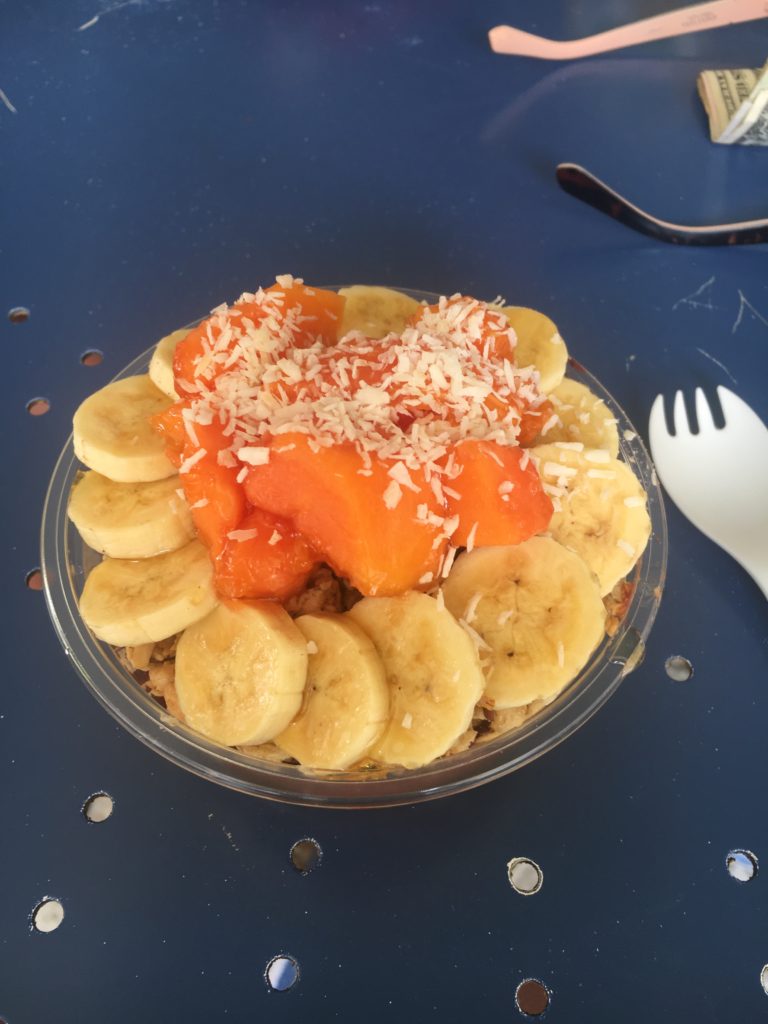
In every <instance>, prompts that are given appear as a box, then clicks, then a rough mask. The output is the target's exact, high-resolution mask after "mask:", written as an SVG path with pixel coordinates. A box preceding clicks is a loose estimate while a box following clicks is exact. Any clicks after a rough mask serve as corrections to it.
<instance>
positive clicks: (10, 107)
mask: <svg viewBox="0 0 768 1024" xmlns="http://www.w3.org/2000/svg"><path fill="white" fill-rule="evenodd" d="M0 102H2V104H3V106H4V107H7V108H8V110H10V112H11V113H12V114H18V110H17V109H16V107H14V105H13V104H12V103H11V101H10V100H9V99H8V97H7V96H6V95H5V93H4V92H3V90H2V89H0Z"/></svg>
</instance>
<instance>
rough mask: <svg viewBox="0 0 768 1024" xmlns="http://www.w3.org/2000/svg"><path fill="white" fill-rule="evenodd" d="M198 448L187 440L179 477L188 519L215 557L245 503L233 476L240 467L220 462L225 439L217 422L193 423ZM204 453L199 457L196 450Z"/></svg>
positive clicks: (225, 443)
mask: <svg viewBox="0 0 768 1024" xmlns="http://www.w3.org/2000/svg"><path fill="white" fill-rule="evenodd" d="M195 433H196V435H197V439H198V441H199V447H198V446H197V445H194V444H192V442H191V441H189V440H188V441H187V445H186V446H185V448H184V462H183V463H182V465H181V468H180V471H179V472H180V475H179V480H180V481H181V486H182V487H183V488H184V494H185V495H186V498H187V501H188V502H189V505H190V508H191V509H192V518H193V519H194V521H195V529H196V530H197V532H198V535H199V537H200V539H201V540H202V541H203V543H204V544H205V545H206V547H207V548H208V549H209V551H210V552H211V555H213V556H216V555H217V554H218V553H219V552H220V551H221V549H222V548H223V547H224V544H225V543H226V539H227V534H228V533H229V532H230V530H234V529H236V528H237V526H238V524H239V523H240V521H241V520H242V518H243V516H244V515H245V513H246V509H247V503H246V500H245V491H244V489H243V486H242V484H239V483H238V482H237V475H238V473H239V471H240V469H241V468H242V467H241V466H240V464H239V463H238V464H237V465H235V466H228V465H221V463H220V462H219V459H218V453H219V450H220V449H223V448H226V447H227V444H228V440H227V439H226V438H225V437H224V435H223V434H222V429H221V427H220V426H219V424H218V423H216V422H214V423H211V424H209V425H208V426H200V425H199V424H195ZM200 451H204V452H205V454H204V455H203V456H202V457H200V456H199V452H200Z"/></svg>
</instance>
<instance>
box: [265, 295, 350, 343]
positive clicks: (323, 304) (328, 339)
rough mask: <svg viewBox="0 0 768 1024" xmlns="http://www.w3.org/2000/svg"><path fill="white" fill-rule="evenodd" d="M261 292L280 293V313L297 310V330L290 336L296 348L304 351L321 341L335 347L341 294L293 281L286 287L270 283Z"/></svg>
mask: <svg viewBox="0 0 768 1024" xmlns="http://www.w3.org/2000/svg"><path fill="white" fill-rule="evenodd" d="M265 291H266V292H267V293H275V292H277V293H282V294H283V296H284V305H283V307H282V309H283V312H284V313H285V312H287V311H288V310H290V309H294V308H297V307H298V308H299V320H298V324H297V326H298V330H297V331H296V333H295V334H294V336H293V338H294V342H293V343H294V346H295V347H296V348H306V347H307V346H308V345H311V344H313V343H314V342H315V341H322V342H323V344H325V345H335V344H336V339H337V337H338V331H339V327H340V326H341V318H342V316H343V314H344V303H345V302H346V301H347V300H346V299H345V298H344V296H343V295H339V294H338V292H330V291H327V290H326V289H325V288H310V287H308V286H307V285H305V284H298V283H297V282H294V283H293V284H291V285H290V287H288V288H283V287H282V286H281V285H280V284H279V283H278V284H273V285H271V286H270V287H269V288H266V289H265Z"/></svg>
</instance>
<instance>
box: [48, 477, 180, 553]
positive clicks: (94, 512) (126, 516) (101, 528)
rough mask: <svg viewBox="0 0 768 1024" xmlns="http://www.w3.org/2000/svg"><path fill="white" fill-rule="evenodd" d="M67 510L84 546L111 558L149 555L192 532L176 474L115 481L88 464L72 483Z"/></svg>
mask: <svg viewBox="0 0 768 1024" xmlns="http://www.w3.org/2000/svg"><path fill="white" fill-rule="evenodd" d="M67 511H68V514H69V518H70V519H71V520H72V522H73V523H74V524H75V526H76V527H77V530H78V532H79V534H80V536H81V537H82V538H83V540H84V541H85V543H86V544H87V545H88V547H90V548H93V550H94V551H98V552H99V554H101V555H108V556H109V557H110V558H152V557H153V556H154V555H160V554H162V553H163V552H164V551H175V550H176V548H180V547H183V545H184V544H187V543H188V542H189V541H191V540H192V538H193V537H194V536H195V527H194V523H193V522H192V513H191V512H190V510H189V505H188V504H187V501H186V499H185V497H184V494H183V492H182V493H180V485H179V478H178V477H177V476H169V477H166V479H165V480H155V481H153V482H152V483H149V484H119V483H115V481H114V480H110V479H109V478H108V477H106V476H102V475H101V474H100V473H96V472H95V471H94V470H92V469H91V470H89V471H88V472H87V473H84V474H83V475H82V476H81V477H80V479H79V480H78V481H77V482H76V483H75V486H74V487H73V488H72V492H71V494H70V498H69V508H68V509H67Z"/></svg>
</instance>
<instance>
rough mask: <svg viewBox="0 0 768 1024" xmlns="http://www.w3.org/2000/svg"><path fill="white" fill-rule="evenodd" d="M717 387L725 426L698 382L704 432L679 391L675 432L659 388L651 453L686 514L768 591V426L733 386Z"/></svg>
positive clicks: (698, 412)
mask: <svg viewBox="0 0 768 1024" xmlns="http://www.w3.org/2000/svg"><path fill="white" fill-rule="evenodd" d="M717 393H718V395H719V398H720V404H721V406H722V409H723V414H724V415H725V426H724V427H722V428H717V427H716V426H715V423H714V420H713V418H712V412H711V410H710V407H709V404H708V402H707V400H706V398H705V396H704V392H703V391H702V390H701V388H697V389H696V416H697V418H698V421H699V432H698V434H693V433H691V428H690V426H689V424H688V418H687V416H686V412H685V404H684V401H683V393H682V391H678V392H677V393H676V395H675V403H674V414H673V419H674V426H675V435H674V436H672V435H671V434H670V433H669V432H668V430H667V425H666V422H665V419H664V400H663V397H662V396H661V395H658V396H657V397H656V400H655V402H654V403H653V407H652V408H651V417H650V421H649V424H648V431H649V439H650V443H651V454H652V455H653V461H654V462H655V464H656V470H657V472H658V474H659V477H660V478H661V482H662V483H663V484H664V487H665V489H666V490H667V492H668V494H669V496H670V497H671V498H672V500H673V501H674V503H675V504H676V505H677V507H678V508H679V509H680V511H681V512H682V513H683V515H685V516H687V517H688V519H690V520H691V522H692V523H693V524H694V526H697V527H698V528H699V529H700V530H701V532H702V533H705V534H706V535H707V537H709V538H710V540H713V541H714V542H715V543H716V544H719V545H720V547H721V548H724V549H725V550H726V551H727V552H728V554H729V555H732V556H733V557H734V558H735V559H736V561H737V562H738V563H739V564H740V565H742V566H743V567H744V568H745V569H746V570H747V572H748V573H749V574H750V576H751V577H752V579H753V580H754V581H755V582H756V583H757V585H758V586H759V587H760V589H761V590H762V592H763V594H765V596H766V597H768V427H766V425H765V424H764V423H763V421H762V420H761V419H760V417H759V416H758V415H757V413H756V412H755V411H754V410H753V409H751V408H750V407H749V406H748V405H747V403H746V402H744V401H742V399H741V398H739V397H738V395H734V393H733V392H732V391H729V390H728V388H724V387H718V389H717Z"/></svg>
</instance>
